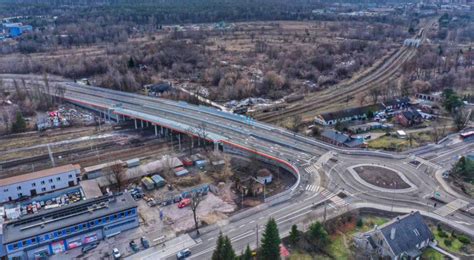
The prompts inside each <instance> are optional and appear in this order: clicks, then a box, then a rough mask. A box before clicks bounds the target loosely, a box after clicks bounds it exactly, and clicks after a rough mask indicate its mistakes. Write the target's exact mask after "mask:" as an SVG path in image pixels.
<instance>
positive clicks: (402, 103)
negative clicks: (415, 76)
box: [382, 97, 410, 110]
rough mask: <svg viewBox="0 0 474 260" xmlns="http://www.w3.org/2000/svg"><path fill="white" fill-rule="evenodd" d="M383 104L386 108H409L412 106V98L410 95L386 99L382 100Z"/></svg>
mask: <svg viewBox="0 0 474 260" xmlns="http://www.w3.org/2000/svg"><path fill="white" fill-rule="evenodd" d="M382 104H383V106H384V107H385V109H386V110H394V109H402V108H407V107H408V106H410V98H408V97H402V98H394V99H390V100H387V101H384V102H382Z"/></svg>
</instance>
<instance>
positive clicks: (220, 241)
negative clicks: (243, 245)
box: [212, 232, 224, 260]
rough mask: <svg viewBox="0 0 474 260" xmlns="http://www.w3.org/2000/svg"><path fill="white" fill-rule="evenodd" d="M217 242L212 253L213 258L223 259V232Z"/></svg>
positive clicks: (214, 259) (216, 259)
mask: <svg viewBox="0 0 474 260" xmlns="http://www.w3.org/2000/svg"><path fill="white" fill-rule="evenodd" d="M216 243H217V245H216V249H214V253H212V260H220V259H221V258H220V257H221V256H222V249H223V247H224V236H223V235H222V232H221V233H220V234H219V237H218V238H217V242H216Z"/></svg>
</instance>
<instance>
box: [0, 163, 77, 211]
mask: <svg viewBox="0 0 474 260" xmlns="http://www.w3.org/2000/svg"><path fill="white" fill-rule="evenodd" d="M80 172H81V167H80V166H79V165H77V164H75V165H72V164H68V165H64V166H60V167H55V168H51V169H46V170H42V171H37V172H31V173H27V174H21V175H16V176H13V177H9V178H4V179H0V191H1V192H0V203H3V202H8V201H14V200H17V199H20V198H24V197H32V196H36V195H38V194H43V193H47V192H52V191H55V190H59V189H64V188H67V187H72V186H75V185H77V183H78V182H79V177H80Z"/></svg>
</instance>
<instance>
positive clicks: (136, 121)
mask: <svg viewBox="0 0 474 260" xmlns="http://www.w3.org/2000/svg"><path fill="white" fill-rule="evenodd" d="M133 121H135V129H137V128H138V127H137V119H136V118H134V119H133Z"/></svg>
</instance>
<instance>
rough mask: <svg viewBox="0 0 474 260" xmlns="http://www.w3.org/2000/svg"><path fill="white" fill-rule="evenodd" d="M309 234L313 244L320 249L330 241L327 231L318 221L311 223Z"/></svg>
mask: <svg viewBox="0 0 474 260" xmlns="http://www.w3.org/2000/svg"><path fill="white" fill-rule="evenodd" d="M309 236H310V238H311V239H312V241H313V243H314V245H315V246H316V247H318V248H320V249H322V248H324V247H326V246H327V245H328V244H329V242H330V241H329V235H328V232H327V231H326V230H325V229H324V227H323V225H322V224H321V223H320V222H319V221H318V222H316V223H313V224H311V226H310V227H309Z"/></svg>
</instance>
